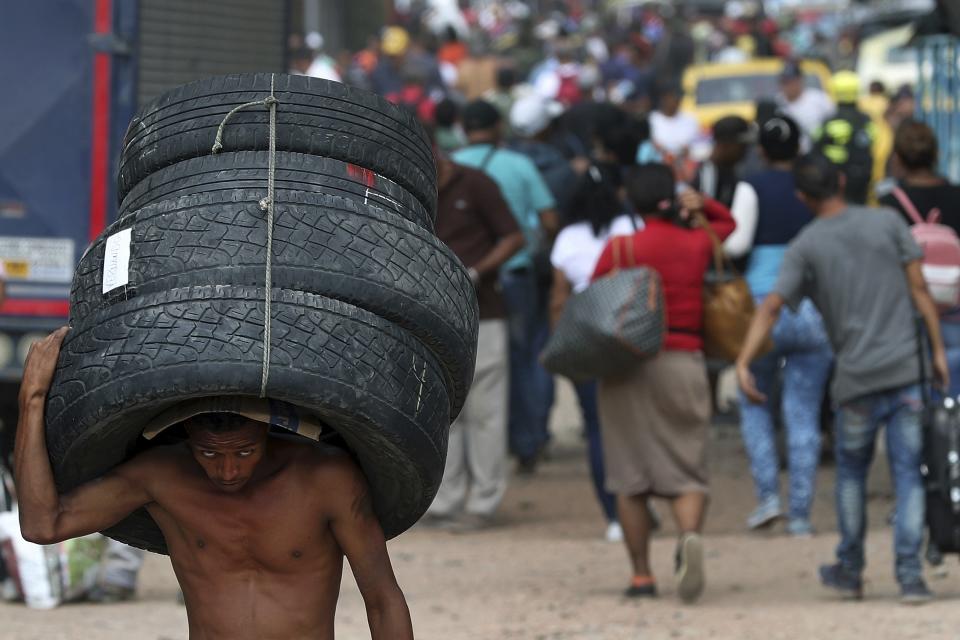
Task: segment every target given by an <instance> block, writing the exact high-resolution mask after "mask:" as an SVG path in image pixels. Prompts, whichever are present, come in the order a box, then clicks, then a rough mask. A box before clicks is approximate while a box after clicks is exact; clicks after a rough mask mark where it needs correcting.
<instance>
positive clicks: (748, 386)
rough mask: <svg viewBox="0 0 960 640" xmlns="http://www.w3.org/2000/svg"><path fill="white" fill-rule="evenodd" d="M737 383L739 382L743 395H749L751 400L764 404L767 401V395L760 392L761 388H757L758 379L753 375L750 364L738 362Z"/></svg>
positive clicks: (748, 397)
mask: <svg viewBox="0 0 960 640" xmlns="http://www.w3.org/2000/svg"><path fill="white" fill-rule="evenodd" d="M737 383H739V385H740V390H741V391H743V395H745V396H747V399H748V400H750V402H752V403H754V404H763V403H764V402H766V401H767V396H765V395H764V394H762V393H760V390H759V389H758V388H757V381H756V379H755V378H754V377H753V372H752V371H750V365H748V364H746V363H740V362H738V363H737Z"/></svg>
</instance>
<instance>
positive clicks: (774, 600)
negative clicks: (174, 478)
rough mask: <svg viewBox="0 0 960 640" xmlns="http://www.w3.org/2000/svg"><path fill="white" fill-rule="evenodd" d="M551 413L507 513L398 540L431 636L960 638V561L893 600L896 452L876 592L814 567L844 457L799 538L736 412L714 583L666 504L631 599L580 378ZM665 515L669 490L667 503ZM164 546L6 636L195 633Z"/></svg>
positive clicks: (6, 616) (718, 493) (822, 558)
mask: <svg viewBox="0 0 960 640" xmlns="http://www.w3.org/2000/svg"><path fill="white" fill-rule="evenodd" d="M560 395H561V398H560V401H559V402H558V407H557V409H556V412H555V416H554V421H553V432H554V434H555V438H554V442H553V445H552V448H551V456H550V459H549V460H548V461H547V462H546V463H545V464H544V465H543V466H542V468H541V469H540V471H539V472H538V473H537V474H536V475H535V476H533V477H531V478H519V477H515V478H513V479H512V482H511V486H510V490H509V492H508V494H507V497H506V500H505V502H504V505H503V508H502V512H501V517H500V521H499V525H500V526H498V527H496V528H494V529H490V530H488V531H484V532H480V533H474V534H470V535H455V534H451V533H445V532H438V531H431V530H425V529H423V528H415V529H413V530H411V531H410V532H408V533H406V534H404V535H403V536H401V537H400V538H399V539H397V540H394V541H392V542H391V543H390V552H391V556H392V558H393V562H394V566H395V568H396V572H397V575H398V578H399V581H400V584H401V586H402V588H403V590H404V592H405V594H406V597H407V601H408V602H409V604H410V609H411V612H412V615H413V622H414V628H415V631H416V636H417V638H420V639H422V640H461V639H464V640H466V639H477V640H481V639H482V640H565V639H581V640H621V639H622V640H628V639H629V640H660V639H673V638H697V639H700V638H729V639H737V640H754V639H756V640H788V639H794V638H796V639H801V638H802V639H804V640H809V639H820V638H829V639H830V640H846V639H851V640H860V639H864V640H865V639H868V638H869V639H870V640H886V639H890V640H901V639H912V638H917V639H925V640H926V639H930V640H960V564H958V563H957V558H956V557H952V558H949V559H948V567H949V574H948V575H947V576H946V577H939V578H936V577H933V576H929V581H930V586H931V588H933V589H934V590H935V591H936V593H937V595H938V599H937V601H936V602H934V603H932V604H929V605H926V606H924V607H920V608H908V607H903V606H901V605H899V604H898V603H897V600H896V595H897V586H896V583H895V582H894V580H893V576H892V557H891V548H890V547H891V533H890V530H889V528H888V527H887V526H886V524H885V520H886V516H887V514H888V512H889V511H890V509H891V507H892V501H891V498H890V490H889V479H888V477H887V475H886V464H885V463H880V464H876V465H875V469H874V474H873V477H872V478H871V503H870V517H871V530H870V535H869V543H868V554H869V555H868V560H869V562H870V566H869V567H868V569H867V574H866V578H867V598H866V600H865V601H863V602H859V603H853V602H844V601H839V600H837V599H835V598H834V597H833V596H831V595H830V594H829V593H826V592H824V591H823V590H822V589H821V588H820V587H819V586H818V584H817V580H816V567H817V565H818V564H819V563H821V562H826V561H829V560H831V558H832V552H833V547H834V545H835V544H836V540H837V536H836V533H835V521H834V516H833V507H832V504H833V500H832V496H831V492H832V470H831V469H830V468H829V466H827V467H824V469H823V470H822V471H821V476H820V481H819V487H818V488H819V491H818V495H817V504H816V510H815V514H814V524H815V526H816V527H817V529H818V531H819V532H820V533H819V534H818V535H817V536H816V537H814V538H812V539H808V540H793V539H790V538H788V537H786V536H784V535H783V534H782V532H779V531H773V532H770V533H766V534H762V535H751V534H747V533H745V532H744V530H743V529H744V527H743V520H744V517H745V516H746V515H747V513H748V512H749V510H750V508H751V507H752V503H753V493H752V491H753V490H752V485H751V482H750V477H749V471H748V470H747V463H746V459H745V457H744V453H743V448H742V446H741V443H740V439H739V432H738V431H737V429H736V427H735V426H732V425H720V426H718V427H717V428H716V429H715V430H714V443H713V447H712V451H713V453H712V456H713V458H712V472H713V505H712V510H711V514H710V516H711V517H710V519H709V524H708V529H707V534H708V535H707V558H708V562H707V571H708V573H707V578H708V587H707V592H706V594H705V596H704V598H703V600H702V601H701V602H700V603H699V604H697V605H695V606H683V605H681V604H680V603H679V602H678V601H677V600H676V598H675V595H674V584H673V579H672V574H671V571H672V558H673V550H674V543H675V539H674V535H673V533H671V524H670V522H669V517H665V518H664V520H665V522H666V526H665V528H664V531H663V532H661V533H660V534H659V535H658V537H657V539H656V540H655V542H654V548H653V552H654V557H655V571H656V574H657V576H658V579H659V585H660V589H661V597H660V598H659V599H657V600H654V601H643V602H637V601H628V600H626V599H624V598H623V597H622V596H621V595H620V592H621V590H622V589H623V588H624V587H625V586H626V583H627V580H628V578H629V568H628V565H627V562H626V556H625V552H624V550H623V548H622V546H621V545H619V544H610V543H607V542H605V541H603V540H602V534H603V528H604V527H603V523H602V521H601V520H602V519H601V517H600V513H599V509H598V508H597V506H596V503H595V501H594V499H593V495H592V492H591V488H590V484H589V476H588V472H587V466H586V462H585V452H584V451H585V450H584V445H583V442H582V440H581V439H580V437H579V434H578V425H577V420H578V418H577V414H576V411H575V410H574V409H573V403H572V400H571V398H570V394H569V390H567V389H566V388H564V389H562V392H561V394H560ZM657 507H658V510H659V511H660V513H661V515H664V516H668V509H667V506H666V505H665V504H662V503H658V504H657ZM345 574H346V576H345V578H344V585H343V593H342V596H341V600H340V607H339V610H338V614H337V637H338V638H339V639H342V640H354V639H361V638H369V637H370V636H369V632H368V631H367V627H366V618H365V614H364V609H363V602H362V600H361V598H360V596H359V594H358V592H357V589H356V586H355V584H354V583H353V580H352V578H351V577H350V575H349V571H345ZM176 591H177V586H176V581H175V579H174V577H173V573H172V571H171V570H170V568H169V564H168V562H167V560H166V558H164V557H161V556H150V557H149V558H148V560H147V563H146V566H145V568H144V570H143V573H142V576H141V586H140V595H139V599H138V600H137V601H135V602H131V603H124V604H118V605H83V604H77V605H68V606H63V607H60V608H59V609H56V610H54V611H29V610H27V609H26V608H25V607H23V606H22V605H9V604H2V605H0V638H2V639H4V640H5V639H17V640H40V639H44V640H57V639H68V638H70V639H72V638H83V639H85V640H86V639H90V640H167V639H171V640H172V639H179V638H185V637H186V628H187V627H186V618H185V614H184V610H183V607H181V606H179V605H177V604H176V602H175V595H176Z"/></svg>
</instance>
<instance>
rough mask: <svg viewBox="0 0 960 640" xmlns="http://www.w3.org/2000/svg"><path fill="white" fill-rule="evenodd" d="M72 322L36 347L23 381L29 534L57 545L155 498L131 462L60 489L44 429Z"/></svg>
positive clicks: (19, 478) (19, 473) (22, 465)
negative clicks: (52, 386)
mask: <svg viewBox="0 0 960 640" xmlns="http://www.w3.org/2000/svg"><path fill="white" fill-rule="evenodd" d="M66 333H67V329H66V327H64V328H62V329H59V330H58V331H55V332H54V333H52V334H51V335H49V336H47V337H46V338H44V339H43V340H41V341H39V342H37V343H36V344H34V345H33V346H32V347H31V348H30V353H29V354H28V355H27V361H26V363H25V364H24V371H23V382H22V384H21V385H20V419H19V422H18V423H17V439H16V445H15V448H14V479H15V482H16V486H17V502H18V507H19V511H20V528H21V530H22V533H23V537H24V539H26V540H29V541H30V542H35V543H37V544H52V543H54V542H60V541H63V540H68V539H70V538H76V537H78V536H83V535H86V534H88V533H93V532H95V531H100V530H102V529H106V528H107V527H110V526H112V525H114V524H116V523H117V522H119V521H120V520H121V519H123V518H124V517H125V516H126V515H128V514H129V513H130V512H132V511H134V510H135V509H137V508H139V507H142V506H144V505H145V504H147V503H149V502H150V497H149V495H148V494H147V492H146V490H145V489H144V488H143V485H142V484H141V483H140V482H139V477H140V473H139V472H138V470H137V467H138V465H137V464H135V463H128V464H126V465H123V466H121V467H119V468H117V469H116V470H114V471H112V472H111V473H109V474H107V475H106V476H104V477H102V478H99V479H97V480H94V481H92V482H89V483H87V484H84V485H83V486H81V487H78V488H77V489H75V490H74V491H72V492H70V493H68V494H67V495H65V496H60V495H59V493H58V492H57V487H56V484H55V483H54V480H53V470H52V469H51V468H50V459H49V457H48V455H47V444H46V437H45V434H44V428H43V411H44V403H45V402H46V398H47V391H49V389H50V384H51V382H52V381H53V373H54V370H55V369H56V365H57V357H58V355H59V354H60V345H61V344H62V343H63V338H64V336H65V335H66Z"/></svg>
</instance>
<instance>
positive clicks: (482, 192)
mask: <svg viewBox="0 0 960 640" xmlns="http://www.w3.org/2000/svg"><path fill="white" fill-rule="evenodd" d="M476 181H477V182H476V187H475V190H474V193H473V197H474V198H476V200H477V204H478V207H477V210H478V212H479V213H480V215H481V217H482V218H483V223H484V225H486V227H487V229H489V231H490V235H491V236H492V237H494V238H496V244H494V246H493V248H492V249H490V251H489V252H488V253H487V254H486V255H485V256H483V257H482V258H481V259H480V260H478V261H477V262H476V264H471V265H467V266H468V267H470V268H471V269H473V270H475V271H476V278H477V279H478V280H479V279H480V278H482V277H483V276H486V275H487V274H491V273H496V272H497V271H498V270H499V269H500V267H502V266H503V264H504V263H505V262H506V261H507V260H509V259H510V258H512V257H513V256H514V254H516V253H517V252H518V251H520V250H521V249H523V245H524V244H526V238H524V237H523V231H521V230H520V226H519V225H518V224H517V221H516V219H515V218H514V217H513V214H512V213H510V206H509V205H508V204H507V201H506V200H504V199H503V194H501V193H500V187H499V186H497V183H496V182H494V181H493V180H492V179H491V178H489V177H487V176H486V175H484V174H483V173H481V172H477V175H476ZM474 284H476V283H474Z"/></svg>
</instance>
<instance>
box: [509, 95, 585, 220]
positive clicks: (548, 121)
mask: <svg viewBox="0 0 960 640" xmlns="http://www.w3.org/2000/svg"><path fill="white" fill-rule="evenodd" d="M562 113H563V106H562V105H561V104H560V103H558V102H553V101H550V100H545V99H543V98H541V97H540V96H538V95H529V96H525V97H523V98H520V99H519V100H517V101H516V102H515V103H514V104H513V106H512V107H511V109H510V129H511V131H513V133H514V134H515V137H514V139H513V140H511V141H510V143H509V145H508V148H509V149H512V150H513V151H516V152H518V153H522V154H523V155H525V156H527V157H528V158H530V160H532V161H533V164H535V165H536V166H537V170H538V171H539V172H540V175H541V176H542V177H543V179H544V181H545V182H546V183H547V187H548V188H549V189H550V193H551V194H553V199H554V200H555V201H556V203H557V209H558V210H559V211H564V210H565V209H566V206H567V203H568V201H569V199H570V197H571V195H572V193H573V188H574V187H575V186H576V184H575V182H576V174H575V173H574V171H573V168H572V167H571V166H570V161H569V160H567V158H566V157H565V156H564V155H563V153H562V152H561V151H560V149H558V148H557V147H555V146H554V145H552V144H550V142H549V140H550V137H551V134H552V133H553V126H552V125H553V120H554V118H556V117H558V116H560V114H562Z"/></svg>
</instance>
